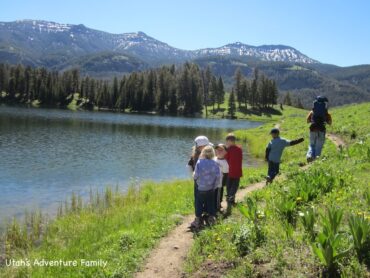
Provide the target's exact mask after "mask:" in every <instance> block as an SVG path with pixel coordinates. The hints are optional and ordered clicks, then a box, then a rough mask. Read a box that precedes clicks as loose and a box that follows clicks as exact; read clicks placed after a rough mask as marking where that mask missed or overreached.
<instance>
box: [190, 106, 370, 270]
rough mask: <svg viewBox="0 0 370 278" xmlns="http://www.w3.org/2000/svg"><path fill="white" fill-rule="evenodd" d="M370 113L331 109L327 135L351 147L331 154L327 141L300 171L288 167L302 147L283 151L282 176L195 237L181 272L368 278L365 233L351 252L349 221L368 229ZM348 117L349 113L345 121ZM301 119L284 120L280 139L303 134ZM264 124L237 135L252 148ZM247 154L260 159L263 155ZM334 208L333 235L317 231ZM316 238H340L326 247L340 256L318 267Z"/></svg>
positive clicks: (258, 144) (369, 238)
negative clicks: (336, 226)
mask: <svg viewBox="0 0 370 278" xmlns="http://www.w3.org/2000/svg"><path fill="white" fill-rule="evenodd" d="M369 108H370V104H369V103H367V104H362V105H354V106H348V107H342V108H336V109H333V110H332V111H331V112H332V115H333V126H332V127H331V128H329V131H330V132H335V133H339V134H342V135H344V136H345V138H347V140H348V142H349V143H350V145H349V147H348V149H345V150H342V151H340V152H338V151H336V149H335V146H334V145H333V144H332V143H330V142H327V144H326V145H325V148H324V153H323V156H322V158H321V159H320V160H319V161H316V162H315V163H313V164H312V165H311V167H310V168H309V169H308V170H307V171H306V172H304V171H302V170H298V169H297V167H292V166H294V165H296V164H297V163H299V162H300V161H302V160H304V154H305V149H306V147H307V143H306V144H303V145H302V146H296V147H292V148H289V149H288V150H289V151H288V150H287V152H286V153H285V154H284V159H283V160H284V162H283V166H284V167H283V172H284V173H285V174H286V175H287V179H285V180H282V181H280V182H275V183H274V184H272V185H271V186H269V187H267V188H264V189H262V190H259V191H255V192H253V193H252V194H250V195H249V196H248V198H250V200H254V202H252V204H253V203H254V204H255V205H254V206H252V207H250V205H249V206H248V205H247V204H251V201H247V199H246V200H245V202H244V204H243V206H244V209H243V210H242V211H241V212H243V213H240V212H239V211H237V210H234V213H233V215H232V217H230V218H228V219H227V220H225V221H221V222H220V223H218V225H216V226H215V227H214V228H212V229H208V230H205V231H203V232H201V233H200V234H199V236H198V237H197V238H196V241H195V244H194V245H193V247H192V249H191V251H190V255H189V256H188V258H187V261H186V265H185V270H186V272H187V274H188V275H189V276H191V275H194V274H196V275H197V274H199V273H202V275H203V276H202V277H207V275H212V274H213V273H214V269H217V271H218V273H217V275H219V276H223V277H318V276H323V277H336V276H338V277H339V276H342V277H368V276H369V268H368V267H369V259H370V253H369V248H368V247H369V246H370V245H369V244H370V235H366V236H365V240H364V242H363V246H365V247H364V248H363V249H362V251H361V252H362V253H361V254H360V255H361V256H360V255H359V252H358V250H357V249H355V248H354V247H353V244H354V243H353V241H352V234H351V232H350V227H349V219H350V217H352V216H353V217H357V218H359V219H364V220H363V221H364V222H363V223H364V224H363V225H370V210H369V207H370V191H369V188H368V180H369V178H370V174H369V173H370V171H369V169H370V142H369V138H368V137H369V126H368V120H367V119H369V116H370V113H369ZM351 114H353V115H354V116H352V117H347V115H351ZM304 116H305V112H303V111H302V112H300V113H297V115H294V113H293V114H291V115H289V116H286V117H284V118H283V119H282V121H281V129H282V136H286V137H288V138H295V137H299V136H301V135H302V133H307V126H306V124H305V121H304ZM343 125H344V126H343ZM270 127H271V124H267V125H265V126H262V127H259V128H257V129H254V130H248V131H239V132H236V133H237V134H238V136H239V137H241V138H245V139H247V140H250V142H251V147H252V148H255V149H258V148H262V147H263V146H264V144H265V143H266V140H268V135H266V131H268V129H269V128H270ZM348 130H356V133H357V136H356V138H353V137H352V139H351V138H350V134H351V132H348ZM303 135H305V134H303ZM305 136H306V135H305ZM254 154H255V155H259V156H260V155H261V154H262V152H259V151H257V152H255V153H254ZM253 207H254V210H251V208H253ZM333 207H334V210H342V211H343V218H342V220H341V221H340V224H339V231H337V232H332V234H330V233H329V232H328V231H330V229H329V230H328V228H324V226H325V225H329V224H325V223H326V222H325V221H326V220H325V219H328V211H329V208H333ZM310 208H313V209H312V211H314V213H315V215H316V217H314V218H312V219H313V220H312V221H314V223H313V224H314V225H313V226H312V227H313V229H312V231H311V232H309V230H310V229H309V224H308V222H307V221H306V222H304V221H303V216H304V215H305V213H306V211H307V210H308V209H310ZM248 211H249V212H251V211H257V212H258V213H256V214H253V213H248ZM244 215H246V216H248V217H245V216H244ZM250 215H252V217H251V216H250ZM253 215H254V217H253ZM301 215H302V216H301ZM357 223H360V222H357ZM366 223H367V224H366ZM329 227H330V225H329ZM357 228H358V227H357ZM325 229H326V230H325ZM333 231H334V230H333ZM320 233H324V235H325V234H328V237H334V236H339V237H341V239H340V241H338V242H337V243H338V244H336V245H331V246H332V248H334V249H335V250H336V252H337V253H338V254H341V253H343V256H342V257H338V258H336V259H334V261H333V263H330V264H327V263H324V262H323V261H321V260H320V259H319V257H318V256H317V255H316V254H315V253H314V251H313V247H312V246H313V245H315V246H320V245H318V242H319V238H318V235H319V234H320ZM243 243H244V244H243ZM325 244H333V243H325ZM366 248H367V249H366ZM347 250H349V251H347ZM327 256H329V255H327Z"/></svg>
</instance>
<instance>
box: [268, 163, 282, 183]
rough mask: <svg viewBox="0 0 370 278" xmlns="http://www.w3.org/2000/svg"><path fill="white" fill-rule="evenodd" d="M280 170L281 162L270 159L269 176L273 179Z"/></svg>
mask: <svg viewBox="0 0 370 278" xmlns="http://www.w3.org/2000/svg"><path fill="white" fill-rule="evenodd" d="M279 171H280V163H276V162H272V161H269V168H268V172H267V176H268V177H269V178H270V179H271V180H273V179H274V178H275V177H276V175H277V174H279Z"/></svg>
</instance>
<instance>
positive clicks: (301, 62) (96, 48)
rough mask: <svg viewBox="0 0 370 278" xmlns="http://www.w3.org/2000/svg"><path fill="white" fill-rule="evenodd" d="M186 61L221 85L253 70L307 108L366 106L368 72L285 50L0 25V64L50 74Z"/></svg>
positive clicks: (33, 24)
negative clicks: (323, 100)
mask: <svg viewBox="0 0 370 278" xmlns="http://www.w3.org/2000/svg"><path fill="white" fill-rule="evenodd" d="M186 61H192V62H195V63H197V64H199V65H200V66H202V67H205V66H207V65H210V66H211V67H212V70H213V71H214V72H215V73H216V74H218V75H221V76H223V78H224V80H225V81H226V85H229V87H230V84H231V83H232V76H233V74H234V72H235V70H236V69H237V68H238V67H239V68H240V69H241V70H242V72H243V73H244V74H245V75H246V76H251V75H252V72H253V70H254V69H255V68H258V69H259V70H260V71H261V72H263V73H264V74H266V75H267V76H268V77H270V78H274V79H276V81H277V84H278V86H279V89H280V90H281V91H283V92H284V91H291V92H292V93H293V94H295V95H297V96H298V97H299V98H301V100H302V101H303V103H304V104H306V105H308V104H309V103H310V102H311V99H312V97H313V96H314V95H317V94H326V95H327V96H329V97H330V98H331V99H332V100H333V102H332V103H333V104H334V105H341V104H345V103H349V102H359V101H364V100H370V66H369V65H362V66H356V67H345V68H343V67H338V66H335V65H326V64H322V63H320V62H318V61H316V60H315V59H312V58H310V57H308V56H306V55H304V54H303V53H301V52H300V51H298V50H297V49H295V48H293V47H290V46H285V45H261V46H251V45H247V44H243V43H241V42H235V43H231V44H227V45H224V46H221V47H217V48H205V49H198V50H183V49H178V48H175V47H172V46H170V45H168V44H167V43H164V42H161V41H159V40H156V39H155V38H152V37H150V36H148V35H146V34H145V33H143V32H135V33H122V34H111V33H107V32H103V31H99V30H94V29H91V28H88V27H86V26H84V25H82V24H80V25H72V24H60V23H55V22H50V21H42V20H18V21H14V22H0V62H2V63H10V64H17V63H21V64H25V65H31V66H44V67H47V68H49V69H54V70H66V69H69V68H74V67H78V68H80V70H81V72H82V73H83V74H89V75H91V76H95V77H104V78H106V77H111V76H114V75H122V74H125V73H128V72H132V71H137V70H145V69H148V68H152V67H159V66H161V65H164V64H181V63H184V62H186Z"/></svg>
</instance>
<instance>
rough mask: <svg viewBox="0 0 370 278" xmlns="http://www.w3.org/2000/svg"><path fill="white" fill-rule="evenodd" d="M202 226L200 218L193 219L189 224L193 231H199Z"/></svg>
mask: <svg viewBox="0 0 370 278" xmlns="http://www.w3.org/2000/svg"><path fill="white" fill-rule="evenodd" d="M201 225H202V223H201V219H200V217H195V219H194V221H193V222H191V224H190V227H191V228H193V229H199V228H200V226H201Z"/></svg>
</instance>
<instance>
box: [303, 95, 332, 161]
mask: <svg viewBox="0 0 370 278" xmlns="http://www.w3.org/2000/svg"><path fill="white" fill-rule="evenodd" d="M328 102H329V101H328V99H327V98H326V97H322V96H318V97H317V98H316V99H315V101H314V102H313V108H312V110H311V111H310V113H309V114H308V116H307V123H309V124H310V145H309V147H308V152H307V162H312V161H313V160H315V159H316V158H317V157H319V156H320V155H321V151H322V148H323V146H324V143H325V133H326V127H325V126H326V124H329V125H331V123H332V119H331V115H330V114H329V112H328V107H327V103H328Z"/></svg>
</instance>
